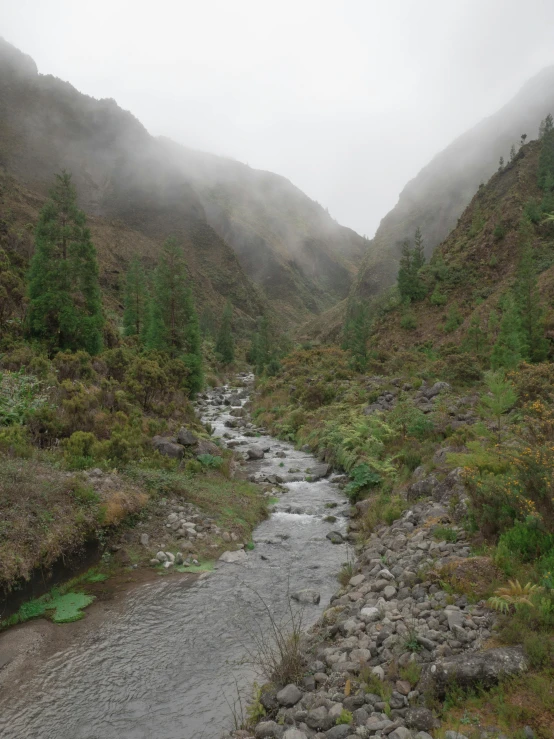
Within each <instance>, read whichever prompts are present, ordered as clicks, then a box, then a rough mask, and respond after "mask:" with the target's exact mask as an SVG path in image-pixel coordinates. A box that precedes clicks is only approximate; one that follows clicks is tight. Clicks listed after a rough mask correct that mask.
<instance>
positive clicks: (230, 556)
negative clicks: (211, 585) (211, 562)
mask: <svg viewBox="0 0 554 739" xmlns="http://www.w3.org/2000/svg"><path fill="white" fill-rule="evenodd" d="M247 558H248V555H247V554H246V552H245V551H244V549H238V550H237V551H236V552H223V554H222V555H221V557H220V558H219V561H220V562H226V563H227V564H244V563H245V562H246V560H247Z"/></svg>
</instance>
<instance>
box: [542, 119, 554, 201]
mask: <svg viewBox="0 0 554 739" xmlns="http://www.w3.org/2000/svg"><path fill="white" fill-rule="evenodd" d="M541 129H542V135H541V151H540V155H539V167H538V182H539V187H540V188H542V189H543V190H544V191H547V189H548V188H550V189H552V185H553V184H554V179H553V178H554V124H553V121H552V116H551V115H548V116H547V117H546V118H545V120H544V121H543V123H542V124H541Z"/></svg>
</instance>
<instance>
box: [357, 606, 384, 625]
mask: <svg viewBox="0 0 554 739" xmlns="http://www.w3.org/2000/svg"><path fill="white" fill-rule="evenodd" d="M360 618H361V619H362V621H365V623H366V624H369V623H371V622H373V621H379V619H380V618H381V612H380V611H379V609H378V608H375V606H366V607H365V608H362V610H361V611H360Z"/></svg>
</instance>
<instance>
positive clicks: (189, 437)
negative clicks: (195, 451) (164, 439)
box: [177, 426, 198, 446]
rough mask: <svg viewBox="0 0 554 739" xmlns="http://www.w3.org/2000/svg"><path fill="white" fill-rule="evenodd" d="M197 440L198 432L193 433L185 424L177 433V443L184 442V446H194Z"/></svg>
mask: <svg viewBox="0 0 554 739" xmlns="http://www.w3.org/2000/svg"><path fill="white" fill-rule="evenodd" d="M197 441H198V437H197V436H196V434H193V433H192V431H189V429H186V428H185V427H184V426H183V427H182V428H181V429H180V430H179V433H178V434H177V443H178V444H182V445H183V446H194V445H195V444H196V442H197Z"/></svg>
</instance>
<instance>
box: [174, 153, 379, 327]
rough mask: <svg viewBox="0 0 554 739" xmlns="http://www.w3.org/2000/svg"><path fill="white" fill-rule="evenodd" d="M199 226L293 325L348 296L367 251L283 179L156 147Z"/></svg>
mask: <svg viewBox="0 0 554 739" xmlns="http://www.w3.org/2000/svg"><path fill="white" fill-rule="evenodd" d="M163 143H164V145H165V147H166V148H167V151H168V153H170V158H171V160H172V161H173V162H176V163H178V164H179V165H180V166H181V167H182V169H183V171H185V172H186V174H187V177H188V178H189V180H190V181H191V182H192V184H193V186H194V189H195V191H196V192H197V193H198V195H199V197H200V200H201V202H202V205H203V206H204V210H205V213H206V218H207V220H208V222H209V223H210V225H211V226H212V227H213V228H214V229H215V230H216V231H217V233H218V234H219V235H220V236H221V237H222V238H224V239H225V240H226V241H227V242H228V243H229V244H231V246H232V247H233V249H234V250H235V252H236V253H237V254H238V257H239V259H240V262H241V264H242V266H243V268H244V270H245V271H246V273H247V274H248V276H249V277H250V278H251V279H253V280H254V281H255V282H256V283H257V284H259V285H261V286H262V287H263V289H264V292H265V294H266V295H267V297H268V298H269V300H270V301H271V302H272V304H273V305H274V306H275V307H277V309H278V311H279V312H280V313H283V314H285V315H287V316H288V317H290V318H291V319H292V320H293V321H296V322H297V321H298V319H299V318H301V317H307V316H309V314H314V313H319V312H320V311H321V310H324V309H326V308H329V307H330V306H332V305H333V304H334V303H336V302H337V301H338V300H341V299H343V298H344V297H346V295H347V294H348V291H349V289H350V285H351V283H352V279H353V277H354V275H355V273H356V271H357V269H358V266H359V263H360V261H361V258H362V256H363V254H364V252H365V249H366V247H367V241H366V239H364V238H362V237H361V236H359V235H358V234H357V233H355V232H354V231H352V230H351V229H349V228H345V227H344V226H340V225H339V224H338V223H337V222H336V221H335V220H333V218H331V216H330V215H329V213H328V212H327V211H326V210H325V209H324V208H322V207H321V205H319V203H316V202H315V201H313V200H311V199H310V198H309V197H307V196H306V195H305V194H304V193H303V192H302V191H301V190H299V189H298V188H297V187H295V186H294V185H293V184H292V183H291V182H289V181H288V180H287V179H285V178H284V177H281V176H280V175H276V174H274V173H272V172H264V171H260V170H256V169H252V168H251V167H249V166H247V165H245V164H241V163H240V162H236V161H233V160H231V159H224V158H222V157H216V156H212V155H209V154H205V153H202V152H197V151H193V150H191V149H186V148H184V147H182V146H178V145H177V144H175V143H173V142H171V141H169V140H163Z"/></svg>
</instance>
